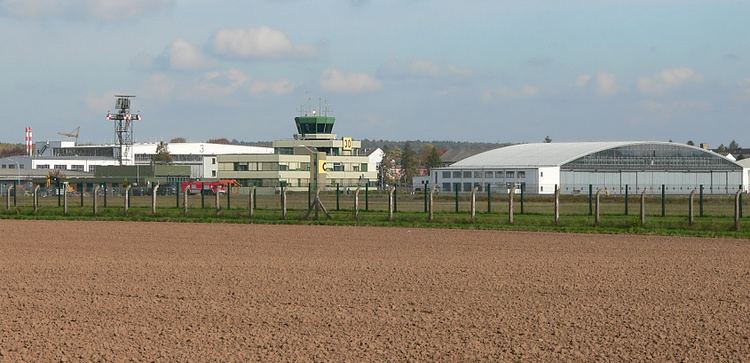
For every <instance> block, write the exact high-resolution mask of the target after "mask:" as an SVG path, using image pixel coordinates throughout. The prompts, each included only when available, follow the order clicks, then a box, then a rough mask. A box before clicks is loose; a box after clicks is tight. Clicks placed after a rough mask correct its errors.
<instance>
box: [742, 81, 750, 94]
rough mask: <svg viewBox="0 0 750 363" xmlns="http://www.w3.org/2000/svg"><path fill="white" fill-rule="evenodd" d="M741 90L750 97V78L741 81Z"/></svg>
mask: <svg viewBox="0 0 750 363" xmlns="http://www.w3.org/2000/svg"><path fill="white" fill-rule="evenodd" d="M740 90H741V91H742V93H744V94H745V95H747V96H750V78H748V79H746V80H744V81H740Z"/></svg>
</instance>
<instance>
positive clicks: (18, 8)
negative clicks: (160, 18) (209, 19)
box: [0, 0, 174, 21]
mask: <svg viewBox="0 0 750 363" xmlns="http://www.w3.org/2000/svg"><path fill="white" fill-rule="evenodd" d="M173 4H174V0H65V1H62V0H0V13H3V14H7V15H10V16H15V17H19V18H45V17H62V18H65V19H98V20H103V21H119V20H123V19H131V18H136V17H138V16H142V15H146V14H148V13H150V12H153V11H157V10H161V9H165V8H168V7H171V6H172V5H173Z"/></svg>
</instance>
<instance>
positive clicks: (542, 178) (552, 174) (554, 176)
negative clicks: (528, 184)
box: [537, 166, 560, 194]
mask: <svg viewBox="0 0 750 363" xmlns="http://www.w3.org/2000/svg"><path fill="white" fill-rule="evenodd" d="M537 173H539V175H537V176H538V177H539V190H538V191H537V192H538V193H539V194H554V193H555V185H560V167H557V166H555V167H544V168H539V169H538V170H537Z"/></svg>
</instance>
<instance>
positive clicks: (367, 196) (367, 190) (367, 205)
mask: <svg viewBox="0 0 750 363" xmlns="http://www.w3.org/2000/svg"><path fill="white" fill-rule="evenodd" d="M369 210H370V182H369V181H368V182H367V184H365V212H367V211H369Z"/></svg>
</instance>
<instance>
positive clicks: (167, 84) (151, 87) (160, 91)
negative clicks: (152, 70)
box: [141, 74, 177, 102]
mask: <svg viewBox="0 0 750 363" xmlns="http://www.w3.org/2000/svg"><path fill="white" fill-rule="evenodd" d="M141 88H142V92H143V95H144V96H145V97H146V98H148V99H149V100H156V101H160V102H166V101H169V100H170V99H171V98H172V96H173V95H174V93H175V90H176V88H177V86H176V84H175V81H174V80H173V79H171V78H169V77H168V76H166V75H164V74H154V75H152V76H151V77H149V78H148V79H147V80H146V81H145V82H144V84H143V86H142V87H141Z"/></svg>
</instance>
